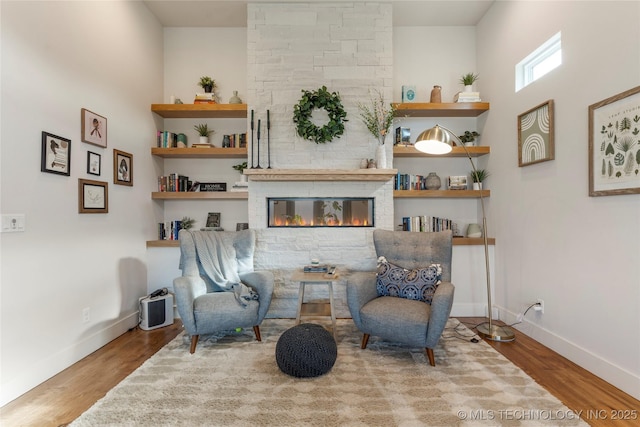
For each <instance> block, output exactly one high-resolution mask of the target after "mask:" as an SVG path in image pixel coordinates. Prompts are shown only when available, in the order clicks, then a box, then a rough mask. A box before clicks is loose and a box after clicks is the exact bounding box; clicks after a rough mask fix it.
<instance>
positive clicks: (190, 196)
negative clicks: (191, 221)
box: [151, 191, 249, 200]
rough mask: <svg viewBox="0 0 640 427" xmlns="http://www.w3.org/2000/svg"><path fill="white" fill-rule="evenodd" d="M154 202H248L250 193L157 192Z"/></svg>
mask: <svg viewBox="0 0 640 427" xmlns="http://www.w3.org/2000/svg"><path fill="white" fill-rule="evenodd" d="M151 198H152V199H153V200H209V199H216V200H247V199H248V198H249V192H248V191H155V192H153V193H151Z"/></svg>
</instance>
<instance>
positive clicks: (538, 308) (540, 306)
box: [533, 298, 544, 314]
mask: <svg viewBox="0 0 640 427" xmlns="http://www.w3.org/2000/svg"><path fill="white" fill-rule="evenodd" d="M536 303H537V304H538V305H536V306H535V307H533V309H534V310H535V311H539V312H540V313H542V314H544V300H542V299H540V298H538V300H537V301H536Z"/></svg>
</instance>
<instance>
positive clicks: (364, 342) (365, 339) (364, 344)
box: [360, 334, 369, 349]
mask: <svg viewBox="0 0 640 427" xmlns="http://www.w3.org/2000/svg"><path fill="white" fill-rule="evenodd" d="M367 343H369V334H364V335H363V336H362V344H360V348H363V349H364V348H367Z"/></svg>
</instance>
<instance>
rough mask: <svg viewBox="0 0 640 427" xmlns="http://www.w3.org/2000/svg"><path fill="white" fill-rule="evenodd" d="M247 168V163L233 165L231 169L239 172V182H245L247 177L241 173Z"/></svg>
mask: <svg viewBox="0 0 640 427" xmlns="http://www.w3.org/2000/svg"><path fill="white" fill-rule="evenodd" d="M247 167H248V164H247V162H242V163H238V164H237V165H233V168H234V169H235V170H237V171H238V172H240V181H241V182H247V176H246V175H245V174H244V173H243V172H244V170H245V169H246V168H247Z"/></svg>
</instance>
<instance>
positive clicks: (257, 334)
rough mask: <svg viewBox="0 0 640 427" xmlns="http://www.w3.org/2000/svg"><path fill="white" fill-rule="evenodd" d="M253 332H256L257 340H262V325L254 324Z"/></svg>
mask: <svg viewBox="0 0 640 427" xmlns="http://www.w3.org/2000/svg"><path fill="white" fill-rule="evenodd" d="M253 333H254V334H256V340H258V341H262V337H261V336H260V326H258V325H256V326H254V327H253Z"/></svg>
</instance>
